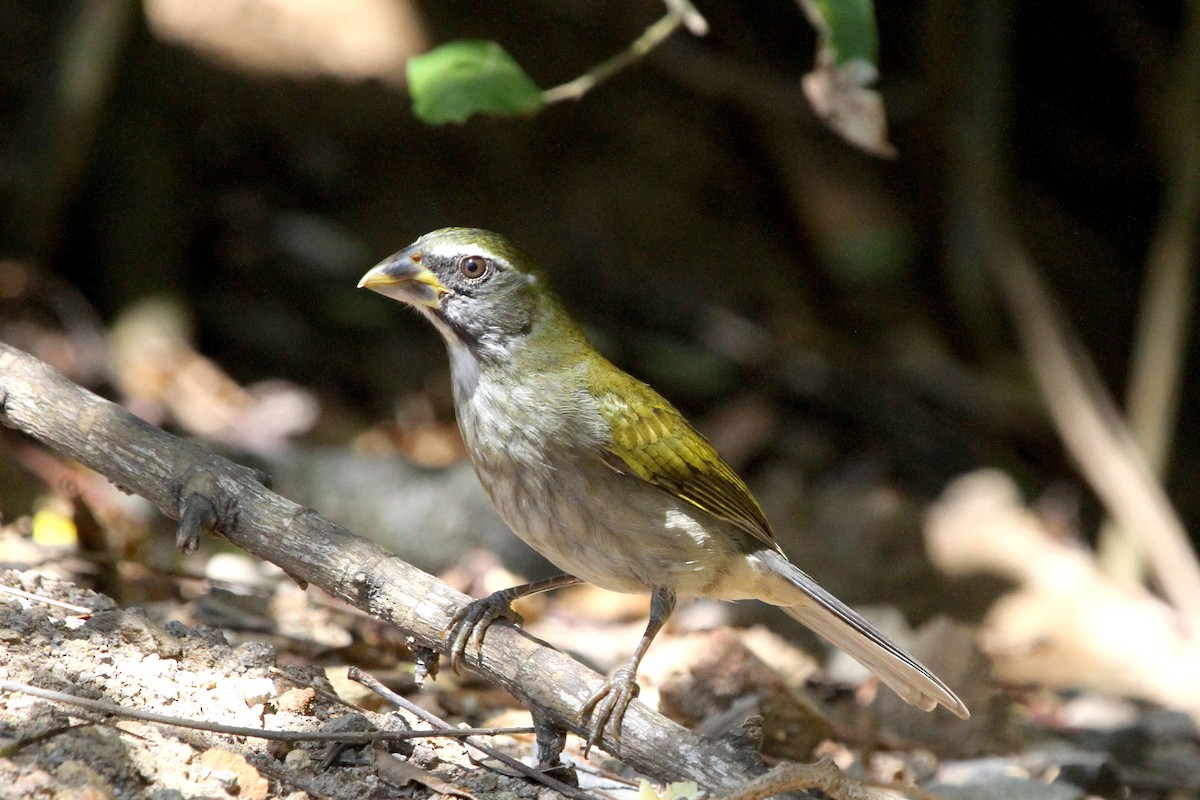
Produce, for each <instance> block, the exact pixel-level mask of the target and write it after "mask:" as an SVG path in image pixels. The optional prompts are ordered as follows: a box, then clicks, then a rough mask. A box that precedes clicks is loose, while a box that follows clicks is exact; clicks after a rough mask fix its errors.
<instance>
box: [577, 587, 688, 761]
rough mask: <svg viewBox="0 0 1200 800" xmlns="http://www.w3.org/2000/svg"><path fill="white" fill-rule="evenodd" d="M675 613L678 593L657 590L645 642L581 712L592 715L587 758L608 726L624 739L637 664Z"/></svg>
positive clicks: (635, 687) (652, 599)
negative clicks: (626, 713)
mask: <svg viewBox="0 0 1200 800" xmlns="http://www.w3.org/2000/svg"><path fill="white" fill-rule="evenodd" d="M674 610H675V591H674V590H672V589H663V588H658V589H655V590H654V594H652V595H651V596H650V622H649V623H648V624H647V625H646V632H645V633H644V634H642V641H641V642H639V643H638V646H637V650H636V651H634V653H633V658H631V659H629V662H628V663H627V664H625V666H623V667H621V668H620V669H618V670H617V671H616V672H614V673H613V676H612V677H611V678H609V679H608V680H607V681H605V682H604V684H603V685H602V686H601V687H600V688H599V689H597V690H596V691H595V693H594V694H593V695H592V696H591V697H589V698H588V699H587V702H586V703H584V704H583V708H581V709H580V710H579V716H580V717H581V718H582V717H586V716H587V715H588V714H591V715H592V731H591V733H590V734H589V735H588V739H587V744H586V745H585V746H584V748H583V755H584V757H585V758H586V757H587V753H588V751H589V750H591V749H592V745H595V744H597V743H599V741H600V737H601V735H602V734H603V733H604V728H605V726H607V725H611V727H612V731H613V738H614V739H619V738H621V724H622V723H623V722H624V719H625V709H627V708H629V703H630V702H631V701H632V700H633V698H635V697H637V696H638V692H639V691H640V688H639V687H638V685H637V671H638V665H639V664H641V663H642V657H643V656H645V655H646V651H647V650H649V649H650V643H651V642H653V641H654V637H655V636H657V635H658V632H659V631H660V630H662V626H663V625H664V624H665V623H666V621H667V618H668V617H670V616H671V612H672V611H674Z"/></svg>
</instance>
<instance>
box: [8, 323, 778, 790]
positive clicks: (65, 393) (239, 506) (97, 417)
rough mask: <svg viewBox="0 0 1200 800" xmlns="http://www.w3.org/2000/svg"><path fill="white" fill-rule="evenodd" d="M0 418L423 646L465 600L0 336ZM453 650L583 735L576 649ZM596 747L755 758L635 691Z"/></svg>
mask: <svg viewBox="0 0 1200 800" xmlns="http://www.w3.org/2000/svg"><path fill="white" fill-rule="evenodd" d="M0 422H3V423H4V424H5V425H8V426H10V427H13V428H16V429H17V430H20V431H22V432H24V433H26V434H28V435H29V436H32V437H33V438H34V439H37V440H38V441H40V442H42V443H43V444H45V445H46V446H48V447H50V448H52V449H54V450H56V451H58V452H60V453H62V454H64V455H67V456H69V457H71V458H73V459H75V460H76V461H78V462H80V463H81V464H84V465H85V466H88V467H90V468H91V469H93V470H96V471H97V472H99V473H101V474H102V475H104V476H105V477H107V478H108V479H109V480H110V481H112V482H113V483H114V484H116V485H117V486H118V487H120V488H122V489H123V490H125V491H129V492H132V493H135V494H139V495H141V496H142V497H145V498H146V499H147V500H149V501H150V502H152V503H153V504H154V505H155V506H157V507H158V509H159V510H160V511H162V513H163V514H165V515H166V516H168V517H170V518H172V519H181V518H183V519H186V520H189V521H190V524H193V525H194V524H195V521H196V520H203V519H204V518H205V517H206V516H208V514H207V513H199V511H204V512H207V511H209V510H213V511H215V522H214V524H213V528H214V529H215V530H216V531H217V532H218V533H220V534H221V535H222V536H224V537H225V538H226V539H228V540H229V541H230V542H231V543H233V544H235V545H237V546H238V547H241V548H242V549H244V550H246V551H248V552H250V553H253V554H254V555H256V556H258V557H259V558H263V559H265V560H267V561H270V562H272V563H274V564H277V565H279V566H280V567H281V568H282V569H283V570H284V571H286V572H287V573H288V574H289V575H291V576H292V577H293V578H294V579H296V580H298V581H302V582H304V583H312V584H315V585H317V586H320V587H321V588H322V589H324V590H325V591H327V592H329V593H330V594H332V595H335V596H337V597H340V598H342V599H344V600H346V601H348V602H350V603H352V604H354V605H355V606H357V607H359V608H361V609H362V610H364V611H366V612H367V613H369V614H372V615H374V616H376V617H379V618H381V619H385V620H388V621H389V622H392V623H394V624H395V625H397V626H398V627H399V628H401V629H402V630H404V631H405V632H406V633H408V634H410V635H411V636H413V637H414V638H415V639H416V640H417V641H418V642H420V643H421V644H422V645H424V646H427V647H430V648H433V649H437V650H441V649H442V642H441V641H440V639H439V636H440V633H441V631H442V629H443V628H444V627H445V625H446V624H447V622H449V620H450V617H451V615H452V614H453V612H454V611H455V610H457V609H458V608H459V607H460V606H462V605H463V604H464V603H465V602H466V601H467V599H468V598H466V597H465V596H464V595H463V594H461V593H459V592H456V591H454V590H453V589H451V588H450V587H449V586H447V585H446V584H444V583H442V582H441V581H439V580H437V579H436V578H434V577H433V576H431V575H429V574H427V573H425V572H422V571H421V570H419V569H417V568H416V567H413V566H412V565H410V564H408V563H406V562H404V561H402V560H400V559H399V558H397V557H396V556H393V555H391V554H389V553H387V552H386V551H384V550H382V549H381V548H379V547H377V546H376V545H374V544H372V543H370V542H368V541H366V540H365V539H362V538H360V537H358V536H356V535H354V534H353V533H351V532H350V531H348V530H346V529H345V528H341V527H339V526H337V525H334V524H333V523H331V522H328V521H327V520H325V519H323V518H322V517H321V516H320V515H318V514H317V513H316V512H315V511H313V510H311V509H307V508H302V507H301V506H298V505H296V504H295V503H293V502H291V501H289V500H287V499H286V498H283V497H280V496H279V495H277V494H275V493H273V492H271V491H269V490H268V489H267V488H266V487H265V486H263V484H262V482H261V481H260V480H259V478H258V476H257V475H256V474H255V473H254V472H253V471H252V470H250V469H248V468H246V467H242V466H239V465H237V464H234V463H232V462H230V461H227V460H226V459H224V458H221V457H219V456H217V455H214V454H213V453H211V452H209V451H208V450H206V449H205V448H204V447H202V446H201V445H199V444H196V443H195V442H189V441H186V440H183V439H180V438H178V437H175V436H172V435H171V434H168V433H165V432H164V431H161V430H159V429H157V428H155V427H153V426H151V425H149V424H147V423H146V422H143V421H142V420H140V419H138V418H136V417H134V416H133V415H132V414H130V413H129V412H128V411H126V410H125V409H124V408H122V407H120V406H118V405H116V404H115V403H111V402H109V401H107V400H104V399H103V398H101V397H99V396H97V395H95V394H93V393H92V392H89V391H88V390H86V389H84V388H82V387H80V386H77V385H76V384H74V383H72V382H71V381H69V380H67V379H66V378H65V377H64V376H63V375H62V374H60V373H59V372H58V371H56V370H55V369H53V368H52V367H50V366H48V365H47V364H44V363H42V362H41V361H39V360H37V359H36V358H34V357H33V356H31V355H29V354H27V353H25V352H23V351H21V350H18V349H17V348H14V347H11V346H9V345H6V344H4V343H2V342H0ZM209 506H211V509H209V508H208V507H209ZM197 509H199V511H198V510H197ZM181 534H182V531H181ZM464 662H465V663H466V665H467V666H468V667H470V668H471V669H473V670H475V671H477V672H478V673H479V674H481V675H483V676H484V677H485V678H487V679H488V680H490V681H493V682H495V683H497V684H500V685H502V686H503V687H504V688H506V689H507V690H508V691H510V692H512V693H513V695H514V696H516V697H517V698H518V699H520V700H521V701H522V702H524V703H526V704H527V705H530V706H536V707H538V708H540V709H542V710H543V711H544V712H545V714H546V716H547V717H548V718H549V719H550V720H552V721H553V722H554V723H556V724H557V725H559V726H561V727H562V728H564V729H566V730H569V731H573V732H575V733H577V734H583V735H586V730H585V729H584V727H583V726H582V725H581V722H580V720H579V719H578V718H577V716H576V713H577V710H578V709H579V708H580V707H581V706H582V705H583V702H584V700H586V699H587V698H588V697H589V696H590V695H591V694H592V693H593V692H594V691H595V690H596V689H597V688H598V687H599V685H600V683H601V681H602V678H601V676H599V675H597V674H596V673H594V672H592V671H591V670H588V669H587V668H585V667H584V666H582V665H581V664H579V663H578V662H576V661H574V660H572V659H570V658H568V657H567V656H565V655H563V654H562V653H560V652H558V651H557V650H553V649H551V648H550V647H547V646H546V645H544V644H542V643H540V642H538V641H537V640H536V639H534V638H533V637H531V636H529V635H528V634H526V633H524V632H523V631H521V630H519V629H517V628H513V627H511V626H509V625H507V624H502V623H498V624H496V625H494V626H493V627H492V628H490V629H489V630H488V635H487V639H486V645H485V647H484V648H483V653H482V656H476V654H475V653H474V652H471V651H470V649H469V650H468V653H467V656H466V658H465V659H464ZM601 746H602V747H603V748H604V749H605V750H607V751H608V752H610V753H612V754H613V755H615V756H617V757H618V758H620V759H622V760H623V761H625V762H626V763H627V764H629V765H630V766H632V767H633V768H634V769H636V770H638V771H640V772H642V773H645V774H647V775H650V776H652V777H654V778H656V779H659V780H664V781H678V780H692V781H696V782H697V783H698V784H700V785H701V786H703V787H705V788H707V789H708V790H710V791H720V792H728V791H732V790H734V789H737V788H739V787H741V786H742V785H744V784H745V783H747V782H748V781H749V780H751V779H752V778H754V777H755V776H757V775H760V774H762V773H764V772H765V771H766V768H765V767H764V766H763V764H762V761H761V759H760V758H759V756H758V754H757V753H755V752H754V751H753V750H752V749H750V748H748V747H746V746H744V745H742V746H737V745H735V744H734V743H733V742H731V741H727V740H713V739H706V738H701V737H699V736H696V735H695V734H693V733H691V732H689V731H687V730H685V729H684V728H682V727H680V726H678V725H676V724H675V723H673V722H671V721H670V720H668V719H666V718H665V717H663V716H661V715H659V714H657V713H655V712H653V711H651V710H650V709H648V708H647V707H646V706H644V705H642V704H640V703H637V702H635V703H633V704H632V705H631V706H630V708H629V712H628V713H627V714H626V716H625V722H624V728H623V733H622V738H621V740H620V741H614V740H613V739H612V738H611V737H610V736H609V735H607V733H606V735H605V736H604V738H603V740H602V742H601Z"/></svg>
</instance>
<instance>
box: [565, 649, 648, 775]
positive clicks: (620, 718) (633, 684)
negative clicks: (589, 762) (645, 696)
mask: <svg viewBox="0 0 1200 800" xmlns="http://www.w3.org/2000/svg"><path fill="white" fill-rule="evenodd" d="M640 691H641V687H640V686H638V683H637V672H636V671H635V670H633V669H631V668H630V667H628V666H624V667H621V668H620V669H619V670H617V671H616V672H614V673H613V676H612V677H611V678H609V679H608V680H606V681H605V682H604V683H603V684H602V685H601V686H600V688H599V689H597V690H596V691H595V692H594V693H593V694H592V696H591V697H589V698H588V699H587V702H585V703H584V704H583V707H582V708H580V709H579V718H580V719H583V718H585V717H587V716H588V715H589V714H590V715H591V717H592V719H591V732H590V733H589V734H588V738H587V742H586V743H585V744H584V747H583V757H584V758H587V754H588V751H590V750H591V749H592V747H593V746H594V745H597V744H599V743H600V739H601V737H602V736H603V735H604V729H605V728H606V727H607V728H610V729H611V731H612V735H613V739H620V738H621V727H622V726H623V725H624V724H625V711H626V710H627V709H628V708H629V704H630V703H631V702H632V701H633V698H635V697H637V696H638V693H639V692H640Z"/></svg>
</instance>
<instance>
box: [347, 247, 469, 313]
mask: <svg viewBox="0 0 1200 800" xmlns="http://www.w3.org/2000/svg"><path fill="white" fill-rule="evenodd" d="M358 288H360V289H370V290H371V291H373V292H379V293H380V294H381V295H384V296H385V297H390V298H392V299H393V300H399V301H400V302H401V303H407V304H409V305H410V306H425V307H426V308H439V309H440V308H441V307H442V303H441V300H442V295H447V294H454V292H453V291H451V290H450V289H448V288H446V286H445V285H443V284H442V282H441V281H440V280H438V277H437V275H434V274H433V272H431V271H430V270H429V269H428V268H427V267H423V266H421V255H420V254H419V253H411V252H409V251H408V250H402V251H400V252H399V253H396V254H395V255H393V256H389V257H388V258H386V259H384V260H383V261H381V262H379V263H378V264H376V265H375V266H374V267H372V268H371V269H370V270H369V271H368V272H367V274H366V275H363V276H362V280H360V281H359V282H358Z"/></svg>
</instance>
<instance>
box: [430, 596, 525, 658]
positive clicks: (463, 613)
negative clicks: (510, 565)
mask: <svg viewBox="0 0 1200 800" xmlns="http://www.w3.org/2000/svg"><path fill="white" fill-rule="evenodd" d="M511 602H512V599H511V598H510V596H509V594H508V592H506V591H503V590H502V591H499V592H492V593H491V594H489V595H488V596H487V597H484V598H481V599H479V600H473V601H471V602H470V603H468V604H467V605H465V606H463V607H462V608H460V609H459V610H458V611H456V612H455V614H454V616H453V617H451V618H450V623H449V624H448V625H446V627H445V628H443V629H442V637H441V638H442V639H449V640H450V644H449V646H448V647H447V650H446V654H447V655H448V656H449V657H450V669H452V670H453V671H454V674H456V675H457V674H458V671H459V670H458V666H459V664H460V663H461V662H462V658H463V656H464V655H466V652H467V642H471V643H472V644H473V645H474V646H475V655H476V657H477V658H482V657H483V635H484V634H485V633H486V632H487V629H488V628H490V627H491V626H492V623H493V622H495V621H496V620H498V619H501V618H503V619H506V620H508V621H509V622H511V623H512V624H514V625H522V624H523V623H524V622H525V620H524V619H522V617H521V615H520V614H518V613H517V612H516V611H513V608H512V605H511Z"/></svg>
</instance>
